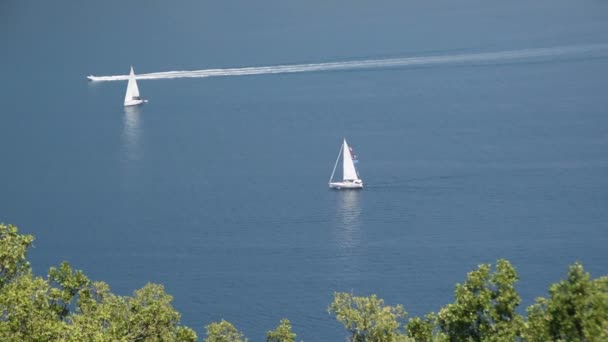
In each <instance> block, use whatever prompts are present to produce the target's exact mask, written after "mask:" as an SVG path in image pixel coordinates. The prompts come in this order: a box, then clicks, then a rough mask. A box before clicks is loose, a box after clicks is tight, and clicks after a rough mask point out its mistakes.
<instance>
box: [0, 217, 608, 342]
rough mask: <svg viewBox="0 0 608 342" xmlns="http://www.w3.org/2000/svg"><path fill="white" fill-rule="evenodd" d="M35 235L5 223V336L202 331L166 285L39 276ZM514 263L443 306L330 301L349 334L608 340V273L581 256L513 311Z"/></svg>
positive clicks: (226, 341) (90, 337) (272, 341)
mask: <svg viewBox="0 0 608 342" xmlns="http://www.w3.org/2000/svg"><path fill="white" fill-rule="evenodd" d="M33 241H34V237H33V236H32V235H22V234H19V232H18V229H17V227H16V226H13V225H5V224H0V340H1V341H183V342H191V341H197V340H198V336H197V335H196V332H195V331H194V330H193V329H191V328H189V327H186V326H183V325H181V324H180V317H181V316H180V314H179V312H177V311H176V310H175V309H174V308H173V306H172V305H171V301H172V299H173V297H172V296H170V295H169V294H167V293H165V291H164V287H163V286H162V285H158V284H151V283H148V284H147V285H146V286H144V287H143V288H141V289H139V290H135V291H134V293H133V296H118V295H115V294H113V293H112V292H111V291H110V287H109V285H108V284H106V283H104V282H101V281H91V280H89V279H88V278H87V276H86V275H85V274H84V273H83V272H82V271H80V270H74V269H72V268H71V266H70V265H69V263H67V262H63V263H61V265H59V266H58V267H51V268H50V270H49V272H48V275H47V277H46V278H44V277H39V276H35V275H34V274H33V273H32V270H31V267H30V263H29V262H28V260H27V251H28V249H29V247H30V246H31V245H32V243H33ZM517 280H518V275H517V271H516V270H515V268H514V267H513V266H512V265H511V263H510V262H509V261H507V260H504V259H500V260H498V261H497V262H496V265H495V266H494V267H493V266H492V265H490V264H482V265H479V266H478V267H477V268H476V269H474V270H473V271H471V272H469V273H468V274H467V276H466V279H465V280H464V282H463V283H461V284H460V283H459V284H456V286H455V291H454V301H453V302H452V303H450V304H447V305H445V306H444V307H442V308H440V309H439V311H438V312H437V313H434V312H432V313H429V314H427V315H426V316H424V317H411V318H409V319H407V312H406V311H405V308H404V306H403V305H395V306H389V305H386V304H385V303H384V301H383V300H382V299H380V298H378V297H377V296H376V295H370V296H368V297H365V296H354V295H353V294H351V293H345V292H337V293H334V299H333V302H332V303H331V304H329V306H328V308H327V311H328V313H329V314H330V315H333V316H335V318H336V319H337V320H338V321H339V322H341V323H342V324H343V325H344V328H345V339H346V340H347V341H352V342H422V341H429V342H444V341H446V342H447V341H449V342H461V341H462V342H465V341H466V342H468V341H480V342H481V341H484V342H485V341H487V342H491V341H496V342H498V341H531V342H547V341H556V342H557V341H580V342H582V341H589V342H595V341H598V342H599V341H608V276H601V277H599V278H594V279H593V278H591V276H590V274H589V273H587V272H585V271H584V269H583V266H582V265H581V264H580V263H574V264H572V265H570V267H569V268H568V272H567V275H566V277H565V278H564V279H563V280H561V281H559V282H557V283H554V284H552V285H550V286H549V290H548V295H547V297H539V298H537V299H536V301H535V303H534V304H533V305H531V306H529V307H528V308H527V310H526V316H523V315H520V314H518V313H517V312H516V308H517V307H518V306H519V304H520V303H521V298H520V296H519V294H518V293H517V291H516V290H515V283H516V282H517ZM205 332H206V336H205V337H204V338H203V339H202V341H207V342H240V341H248V339H247V338H246V337H245V336H244V335H243V333H241V332H240V331H239V330H238V329H237V328H236V327H235V326H234V325H233V324H232V323H230V322H227V321H224V320H221V321H220V322H213V323H210V324H209V325H207V326H206V327H205ZM296 340H297V335H296V334H295V333H294V332H293V331H292V327H291V322H290V321H289V320H288V319H282V320H281V321H280V322H279V325H278V326H277V327H276V328H275V329H274V330H270V331H268V332H267V334H266V341H267V342H295V341H296Z"/></svg>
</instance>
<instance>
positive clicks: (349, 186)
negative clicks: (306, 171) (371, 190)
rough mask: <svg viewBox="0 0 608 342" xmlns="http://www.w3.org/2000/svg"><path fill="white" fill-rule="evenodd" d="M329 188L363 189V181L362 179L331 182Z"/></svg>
mask: <svg viewBox="0 0 608 342" xmlns="http://www.w3.org/2000/svg"><path fill="white" fill-rule="evenodd" d="M329 188H330V189H336V190H349V189H352V190H357V189H363V182H362V181H361V180H357V181H354V182H330V183H329Z"/></svg>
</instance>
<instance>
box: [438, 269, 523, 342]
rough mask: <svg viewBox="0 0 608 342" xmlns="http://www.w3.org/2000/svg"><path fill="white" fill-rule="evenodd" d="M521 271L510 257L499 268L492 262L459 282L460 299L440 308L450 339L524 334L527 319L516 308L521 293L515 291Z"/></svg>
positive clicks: (497, 338)
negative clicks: (493, 265) (492, 266)
mask: <svg viewBox="0 0 608 342" xmlns="http://www.w3.org/2000/svg"><path fill="white" fill-rule="evenodd" d="M517 279H518V276H517V272H516V271H515V269H514V268H513V266H511V264H510V263H509V262H508V261H506V260H498V264H497V266H496V271H495V272H494V273H492V272H491V266H490V265H489V264H485V265H480V266H479V267H478V268H477V270H475V271H472V272H470V273H469V274H468V276H467V280H466V281H465V283H464V284H457V285H456V291H455V296H456V300H455V302H454V303H452V304H448V305H447V306H445V307H444V308H442V309H441V310H440V311H439V314H438V323H439V327H440V329H441V331H442V332H443V333H445V335H447V336H448V337H449V339H450V341H513V340H516V339H517V338H518V337H519V336H520V335H521V330H522V329H523V325H524V320H523V317H521V316H520V315H518V314H517V313H516V312H515V308H516V307H517V306H518V305H519V303H520V301H521V300H520V297H519V295H518V294H517V292H516V291H515V286H514V284H515V282H516V281H517Z"/></svg>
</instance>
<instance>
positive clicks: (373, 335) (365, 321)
mask: <svg viewBox="0 0 608 342" xmlns="http://www.w3.org/2000/svg"><path fill="white" fill-rule="evenodd" d="M327 310H328V312H329V313H332V314H335V315H336V319H337V320H338V321H340V322H341V323H342V324H344V327H345V328H346V330H348V331H349V332H350V335H351V336H350V340H351V341H353V342H364V341H367V342H392V341H399V340H403V339H404V336H405V335H404V334H403V332H402V331H401V330H400V327H401V323H400V322H399V320H400V319H403V318H404V317H405V316H406V315H407V312H405V310H404V309H403V306H401V305H397V306H394V307H391V306H385V305H384V301H383V300H382V299H378V297H376V295H371V296H369V297H354V296H353V295H351V294H349V293H345V292H337V293H334V301H333V302H332V303H331V305H330V306H329V307H328V308H327Z"/></svg>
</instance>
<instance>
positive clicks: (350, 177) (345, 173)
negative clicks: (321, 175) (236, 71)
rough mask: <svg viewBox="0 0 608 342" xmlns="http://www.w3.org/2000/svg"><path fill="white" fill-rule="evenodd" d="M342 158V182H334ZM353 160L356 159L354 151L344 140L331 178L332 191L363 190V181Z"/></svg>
mask: <svg viewBox="0 0 608 342" xmlns="http://www.w3.org/2000/svg"><path fill="white" fill-rule="evenodd" d="M340 156H342V181H341V182H333V179H334V173H336V167H337V166H338V162H339V161H340ZM353 158H356V157H354V156H353V154H352V149H351V148H350V147H349V146H348V144H347V143H346V139H344V142H343V143H342V146H341V147H340V152H339V153H338V158H336V164H335V165H334V169H333V171H332V172H331V176H330V177H329V187H330V188H331V189H337V190H340V189H361V188H363V181H362V180H361V179H360V178H359V174H358V173H357V169H356V168H355V163H354V161H353Z"/></svg>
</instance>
